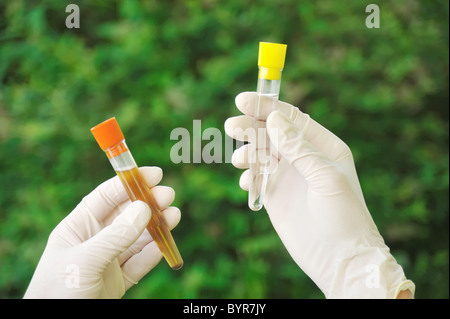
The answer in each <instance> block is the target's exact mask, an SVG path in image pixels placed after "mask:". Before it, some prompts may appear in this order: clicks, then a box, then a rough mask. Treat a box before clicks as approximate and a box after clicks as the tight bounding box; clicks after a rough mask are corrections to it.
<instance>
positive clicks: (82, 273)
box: [24, 167, 181, 299]
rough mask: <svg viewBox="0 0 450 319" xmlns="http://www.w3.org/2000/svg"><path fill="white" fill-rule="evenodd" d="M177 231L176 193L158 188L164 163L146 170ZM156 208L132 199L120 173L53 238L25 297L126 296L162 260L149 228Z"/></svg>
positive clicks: (80, 206)
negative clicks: (152, 212) (128, 290)
mask: <svg viewBox="0 0 450 319" xmlns="http://www.w3.org/2000/svg"><path fill="white" fill-rule="evenodd" d="M140 170H141V172H142V175H143V176H144V178H145V180H146V182H147V184H148V185H149V187H152V191H153V193H154V195H155V198H156V200H157V202H158V204H159V205H160V207H161V209H162V210H163V213H164V216H165V218H166V220H167V224H168V225H169V227H170V228H171V229H172V228H174V227H175V226H176V225H177V224H178V222H179V220H180V216H181V215H180V210H179V209H178V208H176V207H169V205H170V204H171V203H172V201H173V200H174V197H175V192H174V190H173V189H172V188H170V187H167V186H155V185H157V184H158V183H159V182H160V181H161V178H162V170H161V169H160V168H159V167H142V168H140ZM150 217H151V211H150V208H149V207H148V205H147V204H146V203H144V202H141V201H136V202H133V203H131V201H130V200H129V197H128V195H127V193H126V191H125V188H124V187H123V185H122V183H121V181H120V179H119V177H118V176H115V177H113V178H111V179H109V180H107V181H106V182H104V183H102V184H101V185H99V186H98V187H97V188H96V189H95V190H94V191H93V192H91V193H90V194H89V195H87V196H86V197H84V198H83V200H82V201H81V202H80V203H79V204H78V206H77V207H76V208H75V209H74V210H73V211H72V212H71V213H70V214H69V215H68V216H67V217H66V218H64V219H63V220H62V221H61V223H60V224H59V225H58V226H56V228H55V229H54V230H53V231H52V233H51V234H50V236H49V239H48V243H47V246H46V248H45V251H44V253H43V255H42V257H41V260H40V261H39V264H38V266H37V268H36V271H35V273H34V275H33V278H32V280H31V283H30V285H29V287H28V289H27V291H26V293H25V296H24V298H82V299H87V298H120V297H122V296H123V295H124V294H125V291H126V290H127V289H128V288H130V287H131V286H132V285H133V284H136V283H137V282H138V281H139V280H140V279H141V278H142V277H143V276H144V275H145V274H147V273H148V272H149V271H150V270H151V269H153V267H155V266H156V265H157V264H158V262H159V261H160V260H161V258H162V254H161V252H160V250H159V248H158V247H157V246H156V243H155V242H154V241H153V240H152V238H151V236H150V234H149V233H148V231H147V230H146V226H147V224H148V222H149V220H150Z"/></svg>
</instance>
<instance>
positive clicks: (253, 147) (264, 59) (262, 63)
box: [248, 42, 287, 211]
mask: <svg viewBox="0 0 450 319" xmlns="http://www.w3.org/2000/svg"><path fill="white" fill-rule="evenodd" d="M286 49H287V45H286V44H280V43H270V42H260V43H259V54H258V68H259V73H258V85H257V89H256V91H257V94H258V99H257V103H256V105H255V109H254V122H253V128H254V132H255V141H254V142H253V143H250V153H249V162H250V175H251V178H250V184H249V192H248V206H249V207H250V209H251V210H253V211H258V210H260V209H261V208H262V207H263V204H264V195H265V192H266V187H267V182H268V180H269V175H270V161H271V152H270V142H269V138H268V136H267V131H266V123H265V120H266V118H267V112H262V110H261V109H260V105H261V100H262V99H263V98H265V97H269V98H271V99H272V103H273V104H272V110H275V108H276V102H277V101H278V96H279V94H280V83H281V71H282V70H283V68H284V61H285V57H286Z"/></svg>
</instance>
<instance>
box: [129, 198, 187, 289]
mask: <svg viewBox="0 0 450 319" xmlns="http://www.w3.org/2000/svg"><path fill="white" fill-rule="evenodd" d="M164 216H165V218H166V220H167V225H168V227H169V229H170V230H172V229H173V228H174V227H175V226H177V225H178V223H179V222H180V219H181V213H180V210H179V209H178V208H177V207H169V208H167V209H166V210H164ZM161 258H162V253H161V251H160V250H159V248H158V246H157V245H156V243H155V242H154V241H151V242H149V243H148V244H146V245H145V246H143V247H142V248H141V250H140V251H139V252H138V253H135V254H133V255H132V256H131V257H130V258H129V259H128V260H127V261H126V262H125V263H124V264H123V265H122V271H123V274H124V278H125V289H128V288H129V287H131V286H132V285H134V284H137V283H138V282H139V280H141V278H142V277H144V276H145V275H146V274H147V273H148V272H149V271H150V270H152V269H153V268H154V267H155V266H156V265H157V264H158V263H159V261H160V260H161Z"/></svg>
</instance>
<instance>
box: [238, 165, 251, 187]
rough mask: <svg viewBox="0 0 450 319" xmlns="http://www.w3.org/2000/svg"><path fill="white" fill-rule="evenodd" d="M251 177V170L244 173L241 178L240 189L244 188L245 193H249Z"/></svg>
mask: <svg viewBox="0 0 450 319" xmlns="http://www.w3.org/2000/svg"><path fill="white" fill-rule="evenodd" d="M250 177H251V173H250V170H249V169H248V170H246V171H244V173H242V174H241V178H240V179H239V187H240V188H242V189H243V190H244V191H247V192H248V188H249V184H250Z"/></svg>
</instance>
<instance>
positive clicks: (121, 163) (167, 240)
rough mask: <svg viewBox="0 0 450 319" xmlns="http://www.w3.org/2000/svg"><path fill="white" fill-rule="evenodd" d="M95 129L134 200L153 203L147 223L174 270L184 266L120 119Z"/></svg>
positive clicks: (107, 121) (150, 205) (94, 133)
mask: <svg viewBox="0 0 450 319" xmlns="http://www.w3.org/2000/svg"><path fill="white" fill-rule="evenodd" d="M91 132H92V134H93V135H94V137H95V139H96V140H97V142H98V144H99V146H100V148H101V149H102V150H103V151H104V152H105V153H106V156H107V157H108V159H109V161H110V163H111V165H112V167H113V168H114V170H115V171H116V173H117V175H118V176H119V178H120V180H121V181H122V184H123V185H124V187H125V190H126V191H127V193H128V196H129V197H130V199H131V200H132V201H136V200H141V201H144V202H146V203H147V205H148V206H149V207H150V209H151V211H152V217H151V219H150V222H149V223H148V225H147V230H148V231H149V233H150V235H151V236H152V238H153V240H154V241H155V242H156V244H157V245H158V248H159V250H160V251H161V253H162V254H163V256H164V258H165V259H166V261H167V263H168V264H169V266H170V267H171V268H172V269H174V270H177V269H180V268H181V267H182V266H183V259H182V258H181V255H180V252H179V251H178V248H177V246H176V244H175V241H174V240H173V237H172V234H171V233H170V230H169V228H168V226H167V223H166V220H165V218H164V216H163V214H162V212H161V209H160V208H159V206H158V203H157V202H156V199H155V197H154V196H153V193H152V191H151V189H150V187H148V185H147V183H146V182H145V180H144V177H143V176H142V174H141V172H140V171H139V168H138V166H137V165H136V162H135V161H134V159H133V156H132V155H131V152H130V150H129V149H128V147H127V145H126V143H125V139H124V136H123V134H122V131H121V129H120V127H119V124H118V123H117V121H116V119H115V118H114V117H113V118H111V119H109V120H106V121H104V122H102V123H100V124H98V125H97V126H95V127H93V128H92V129H91Z"/></svg>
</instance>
